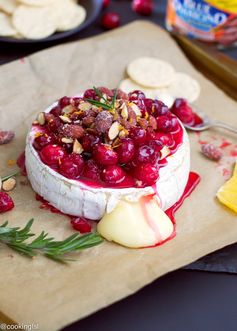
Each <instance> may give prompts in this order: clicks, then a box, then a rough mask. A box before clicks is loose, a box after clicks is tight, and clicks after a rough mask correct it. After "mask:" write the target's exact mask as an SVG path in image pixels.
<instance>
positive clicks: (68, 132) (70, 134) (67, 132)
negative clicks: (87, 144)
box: [61, 124, 84, 139]
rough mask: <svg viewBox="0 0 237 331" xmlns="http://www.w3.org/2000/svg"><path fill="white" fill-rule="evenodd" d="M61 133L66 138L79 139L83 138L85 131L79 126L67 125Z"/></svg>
mask: <svg viewBox="0 0 237 331" xmlns="http://www.w3.org/2000/svg"><path fill="white" fill-rule="evenodd" d="M61 133H62V135H63V136H64V137H67V138H73V139H79V138H81V137H82V136H83V134H84V129H83V127H82V126H80V125H77V124H65V125H64V126H63V128H62V129H61Z"/></svg>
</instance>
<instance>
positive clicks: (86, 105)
mask: <svg viewBox="0 0 237 331" xmlns="http://www.w3.org/2000/svg"><path fill="white" fill-rule="evenodd" d="M78 109H80V110H89V109H91V104H90V103H89V102H86V101H85V102H81V103H80V104H79V106H78Z"/></svg>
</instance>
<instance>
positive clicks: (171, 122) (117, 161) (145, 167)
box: [33, 87, 184, 188]
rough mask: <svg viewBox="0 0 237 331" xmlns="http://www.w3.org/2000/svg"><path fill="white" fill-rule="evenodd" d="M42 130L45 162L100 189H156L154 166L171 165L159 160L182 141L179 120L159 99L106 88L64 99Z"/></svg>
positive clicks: (39, 145)
mask: <svg viewBox="0 0 237 331" xmlns="http://www.w3.org/2000/svg"><path fill="white" fill-rule="evenodd" d="M115 93H116V99H115V100H114V96H115ZM89 99H90V100H91V101H88V100H89ZM181 104H182V105H184V103H181ZM40 126H41V129H43V131H42V130H40V131H42V132H39V133H38V134H37V135H36V137H35V140H34V142H33V146H34V148H35V149H36V150H37V151H38V152H39V155H40V157H41V160H42V161H43V162H44V163H45V164H47V165H49V166H50V167H51V168H53V169H54V170H55V171H58V172H60V173H61V174H62V175H63V176H65V177H66V178H69V179H75V180H84V181H85V182H87V181H88V180H89V182H90V183H91V181H92V184H91V185H93V182H94V185H99V187H100V186H101V185H102V186H104V187H115V188H116V187H117V188H123V187H130V186H146V185H152V183H154V182H155V181H156V180H157V178H158V170H157V169H158V168H157V167H156V166H157V165H158V164H159V166H160V167H161V166H165V165H166V164H167V162H168V161H167V160H166V159H165V158H163V159H162V160H160V155H161V150H162V148H163V147H164V146H167V147H168V148H169V149H170V154H173V153H174V152H175V151H176V150H177V148H178V146H179V145H180V144H181V143H182V137H183V129H182V127H181V126H180V123H179V121H178V120H177V118H176V116H175V115H174V114H172V113H171V112H170V111H169V109H168V107H167V106H166V105H165V104H164V103H163V102H161V101H160V100H153V99H150V98H146V96H145V94H144V93H143V92H142V91H140V90H134V91H133V92H130V93H129V94H126V93H124V92H123V91H121V90H111V89H108V88H106V87H99V88H93V89H88V90H86V91H85V93H84V96H83V97H74V98H71V97H66V96H65V97H63V98H61V99H60V100H59V101H58V104H57V105H55V106H54V108H53V109H51V111H50V112H49V113H45V124H40ZM170 154H169V155H170ZM96 182H97V183H96ZM96 187H98V186H96Z"/></svg>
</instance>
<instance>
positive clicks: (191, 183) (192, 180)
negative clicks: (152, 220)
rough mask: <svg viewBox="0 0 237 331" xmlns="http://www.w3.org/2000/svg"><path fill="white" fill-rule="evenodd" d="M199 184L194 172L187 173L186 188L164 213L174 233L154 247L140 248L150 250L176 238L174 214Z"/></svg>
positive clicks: (197, 176)
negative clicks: (172, 225) (171, 224)
mask: <svg viewBox="0 0 237 331" xmlns="http://www.w3.org/2000/svg"><path fill="white" fill-rule="evenodd" d="M199 182H200V176H199V175H198V174H197V173H195V172H190V173H189V178H188V182H187V184H186V187H185V189H184V192H183V194H182V196H181V198H180V199H179V201H177V202H176V203H175V204H174V205H173V206H172V207H170V208H169V209H167V210H166V211H165V213H166V215H167V216H168V217H169V219H170V220H171V222H172V223H173V224H174V231H173V232H172V234H171V235H170V236H169V238H167V239H165V240H163V241H161V242H159V243H158V244H156V245H154V246H149V247H142V248H151V247H156V246H160V245H162V244H164V243H166V242H167V241H169V240H171V239H173V238H174V237H175V236H176V221H175V213H176V211H177V210H178V209H179V208H180V207H181V206H182V204H183V202H184V200H185V199H186V198H188V197H189V196H190V195H191V193H192V192H193V191H194V189H195V188H196V187H197V185H198V184H199ZM153 196H154V195H149V196H148V197H150V199H152V198H153Z"/></svg>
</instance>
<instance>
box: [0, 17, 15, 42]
mask: <svg viewBox="0 0 237 331" xmlns="http://www.w3.org/2000/svg"><path fill="white" fill-rule="evenodd" d="M16 33H17V31H16V30H15V29H14V27H13V26H12V24H11V19H10V17H9V16H8V15H7V14H4V13H0V36H3V37H12V36H14V35H15V34H16Z"/></svg>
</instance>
